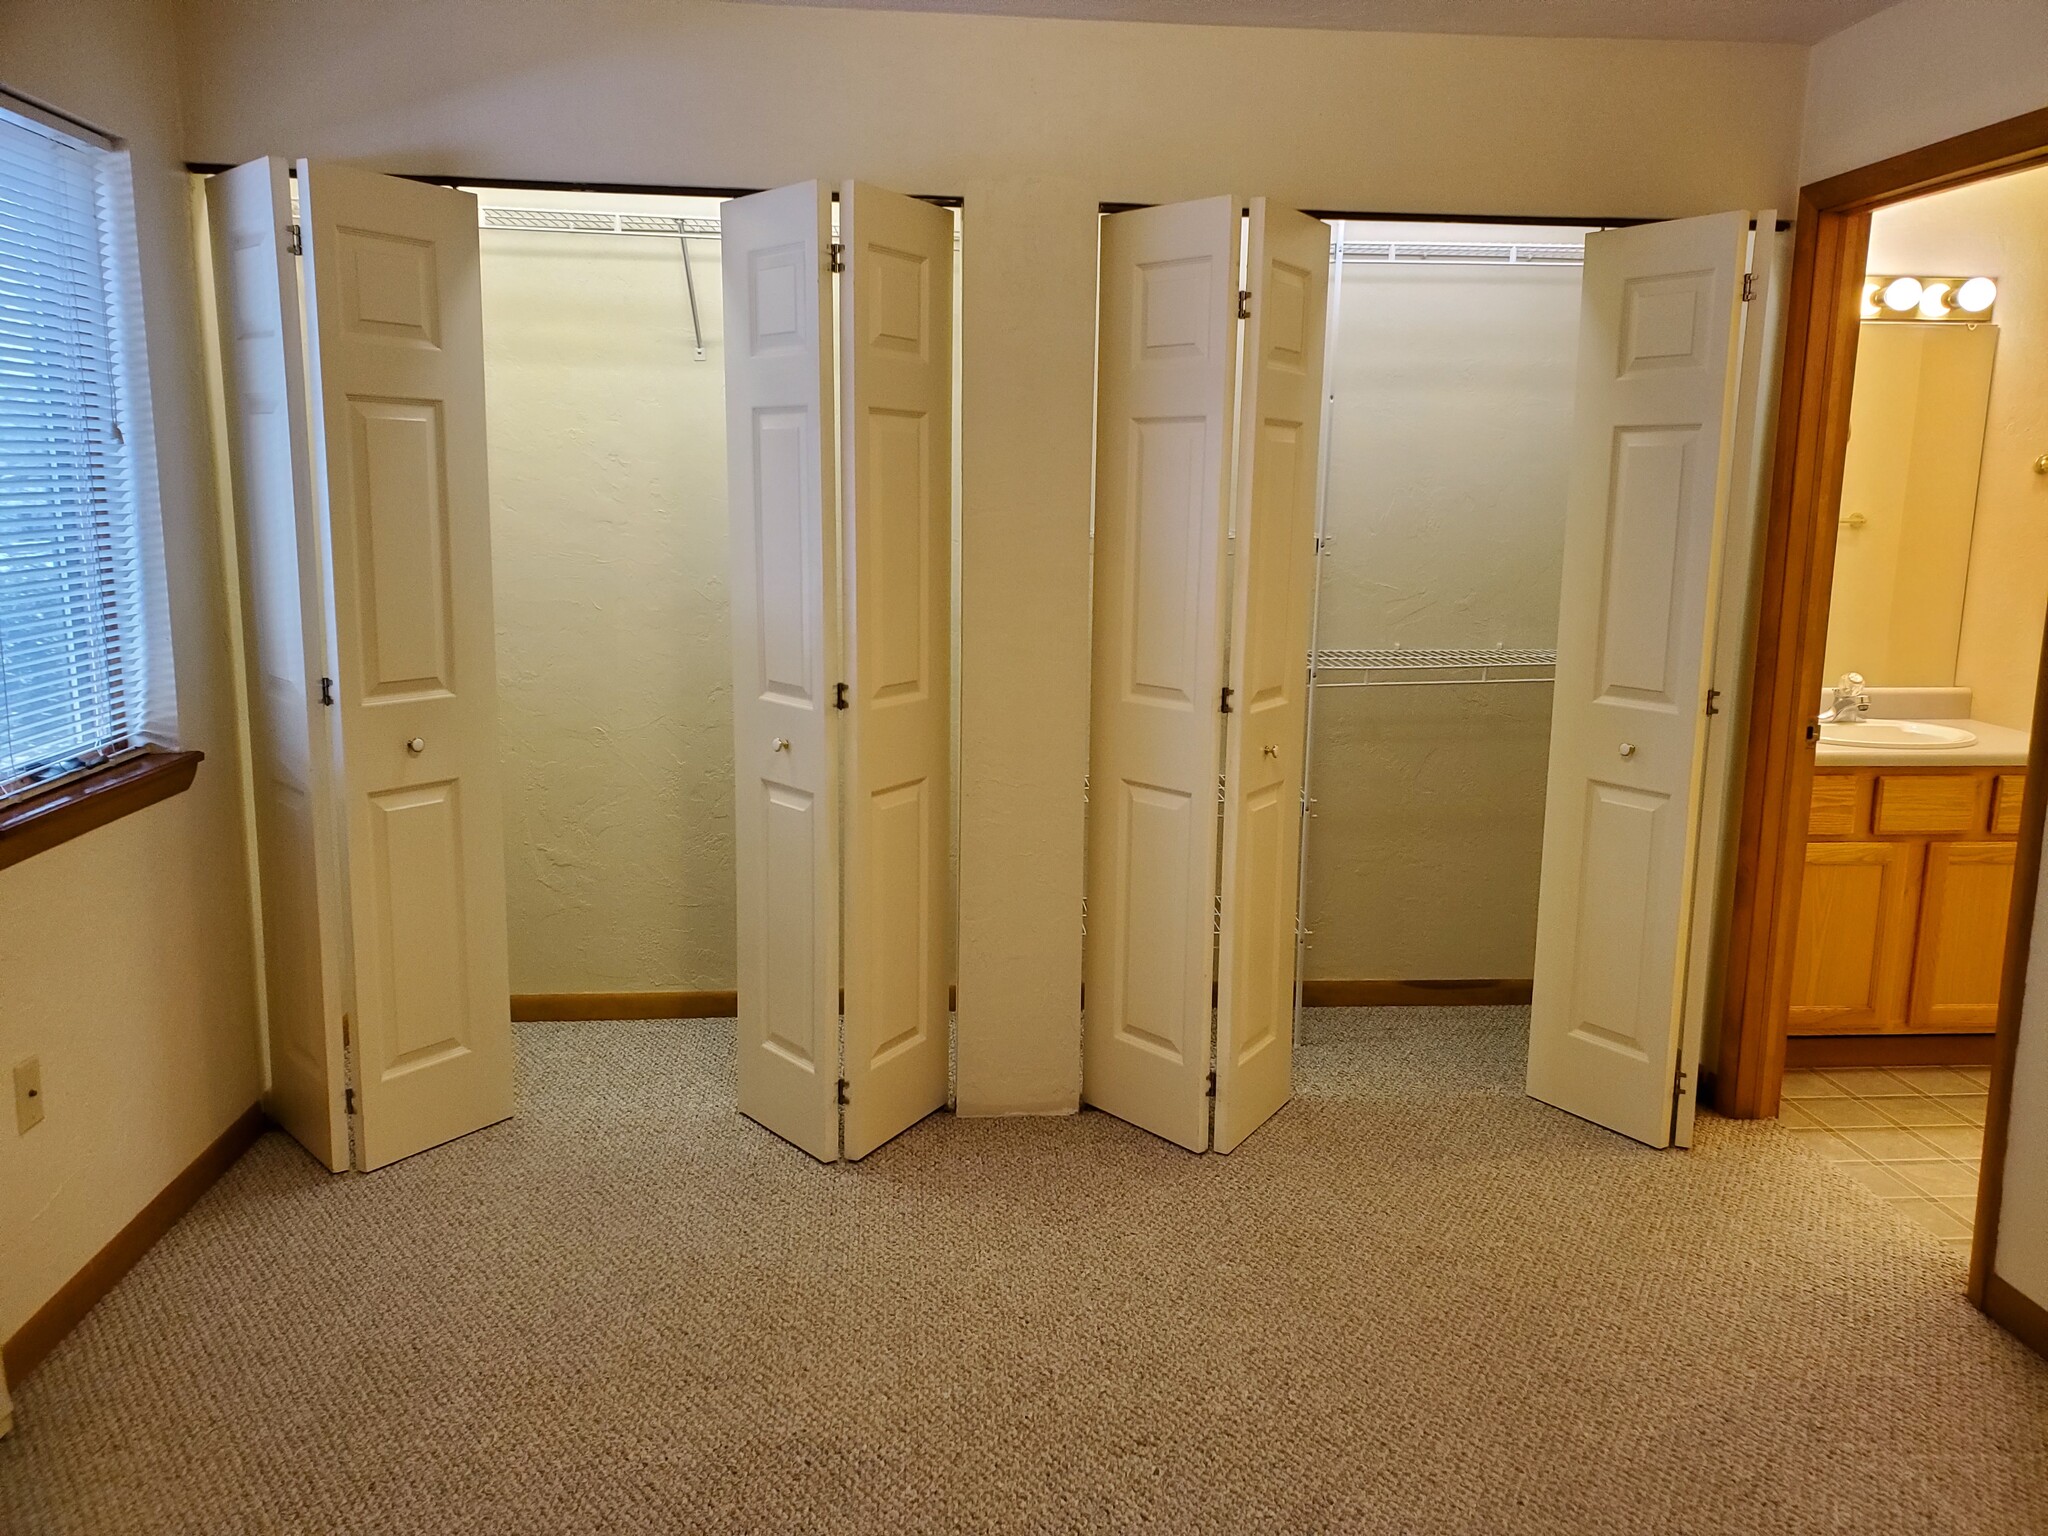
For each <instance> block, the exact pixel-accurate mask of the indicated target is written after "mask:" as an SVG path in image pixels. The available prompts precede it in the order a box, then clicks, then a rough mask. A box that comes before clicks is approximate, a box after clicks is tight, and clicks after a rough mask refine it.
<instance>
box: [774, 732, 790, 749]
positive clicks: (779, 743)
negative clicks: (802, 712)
mask: <svg viewBox="0 0 2048 1536" xmlns="http://www.w3.org/2000/svg"><path fill="white" fill-rule="evenodd" d="M773 749H774V750H775V751H777V752H787V751H788V750H789V738H788V737H787V736H778V737H776V738H775V741H774V743H773Z"/></svg>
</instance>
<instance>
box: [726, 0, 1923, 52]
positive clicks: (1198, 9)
mask: <svg viewBox="0 0 2048 1536" xmlns="http://www.w3.org/2000/svg"><path fill="white" fill-rule="evenodd" d="M743 3H747V4H754V5H837V6H841V7H851V8H858V9H862V10H873V11H960V12H981V13H984V14H988V15H1000V16H1062V17H1070V18H1075V19H1090V20H1096V21H1176V22H1190V23H1197V24H1201V25H1208V26H1232V27H1324V28H1334V29H1339V30H1346V31H1358V32H1471V33H1484V34H1491V35H1495V36H1502V37H1661V38H1684V39H1691V40H1696V41H1697V40H1717V41H1724V42H1774V43H1812V42H1818V41H1819V40H1820V39H1821V38H1824V37H1827V36H1830V35H1831V34H1833V33H1836V32H1839V31H1841V30H1842V29H1843V28H1844V27H1848V26H1853V25H1854V24H1855V23H1857V22H1859V21H1861V20H1862V19H1863V18H1864V17H1866V16H1870V15H1874V14H1875V13H1876V12H1878V11H1881V10H1883V9H1885V8H1886V7H1887V6H1888V5H1891V4H1892V3H1893V0H1543V3H1541V4H1531V3H1530V0H743Z"/></svg>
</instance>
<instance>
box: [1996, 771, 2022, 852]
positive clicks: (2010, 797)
mask: <svg viewBox="0 0 2048 1536" xmlns="http://www.w3.org/2000/svg"><path fill="white" fill-rule="evenodd" d="M2026 792H2027V776H2026V775H2025V774H2024V773H2001V774H2000V775H1999V776H1998V794H1997V798H1996V799H1995V800H1993V801H1992V804H1991V830H1992V831H1993V832H1996V833H1997V834H1998V835H1999V836H2000V837H2018V836H2019V833H2020V797H2021V796H2022V795H2024V794H2025V793H2026Z"/></svg>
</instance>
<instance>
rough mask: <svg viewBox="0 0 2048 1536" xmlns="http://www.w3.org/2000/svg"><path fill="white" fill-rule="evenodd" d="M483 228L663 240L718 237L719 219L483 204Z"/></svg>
mask: <svg viewBox="0 0 2048 1536" xmlns="http://www.w3.org/2000/svg"><path fill="white" fill-rule="evenodd" d="M477 221H478V223H479V224H481V225H482V227H483V228H485V229H527V230H534V231H538V232H541V233H545V234H557V235H654V236H657V237H659V238H661V239H665V240H677V239H684V238H690V237H694V238H697V239H703V240H716V239H717V238H718V220H716V219H686V218H682V217H679V216H677V215H673V214H665V213H615V212H612V211H610V210H608V209H596V208H590V209H584V208H505V207H500V206H499V205H497V204H495V203H486V204H484V205H483V206H482V207H481V208H479V209H478V210H477Z"/></svg>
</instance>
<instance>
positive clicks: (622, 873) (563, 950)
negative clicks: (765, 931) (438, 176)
mask: <svg viewBox="0 0 2048 1536" xmlns="http://www.w3.org/2000/svg"><path fill="white" fill-rule="evenodd" d="M485 200H486V201H495V202H499V203H518V204H523V205H526V206H542V205H548V206H552V205H562V206H582V207H597V208H630V209H633V210H636V211H645V212H663V213H693V214H705V213H715V212H716V207H717V205H716V204H715V203H711V202H708V201H702V200H693V199H680V198H642V197H602V196H596V195H592V196H590V197H586V198H583V199H581V201H580V202H579V200H578V199H577V198H576V197H575V196H574V195H572V194H553V195H550V194H547V193H534V192H518V193H510V192H506V193H486V194H485ZM482 242H483V291H484V354H485V356H484V365H485V387H486V395H487V401H488V413H489V414H488V420H489V427H490V439H491V535H492V541H493V554H494V565H495V575H496V588H497V594H496V595H497V619H498V675H499V688H500V693H499V712H500V721H501V724H500V739H501V741H502V743H503V754H504V764H505V808H506V819H505V873H506V886H507V891H506V894H507V902H508V907H509V913H510V925H511V960H512V990H513V991H514V992H586V991H598V992H605V991H631V990H641V989H649V988H660V989H666V988H683V989H700V988H702V989H709V988H725V987H730V986H732V985H733V981H734V935H733V850H732V697H731V694H732V666H731V644H730V639H729V634H728V624H729V622H730V620H729V614H728V607H727V600H726V512H725V435H724V434H725V359H724V354H723V351H722V349H721V345H720V326H721V306H720V275H719V261H718V244H717V242H716V241H694V242H692V247H691V253H690V260H691V266H692V271H693V275H694V277H695V279H696V287H697V310H698V315H699V317H700V322H701V324H702V326H703V335H704V342H705V358H704V360H703V361H702V362H699V361H697V360H696V359H695V357H694V355H693V348H692V340H691V329H690V309H689V301H688V296H687V293H686V291H685V287H684V280H683V263H682V256H681V253H680V249H679V246H678V244H677V243H676V242H674V241H671V240H653V239H626V238H617V237H610V236H592V235H576V234H537V233H526V232H523V231H521V232H515V231H509V230H491V229H487V230H485V231H484V232H483V234H482Z"/></svg>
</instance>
